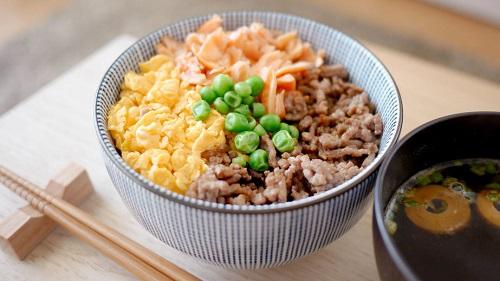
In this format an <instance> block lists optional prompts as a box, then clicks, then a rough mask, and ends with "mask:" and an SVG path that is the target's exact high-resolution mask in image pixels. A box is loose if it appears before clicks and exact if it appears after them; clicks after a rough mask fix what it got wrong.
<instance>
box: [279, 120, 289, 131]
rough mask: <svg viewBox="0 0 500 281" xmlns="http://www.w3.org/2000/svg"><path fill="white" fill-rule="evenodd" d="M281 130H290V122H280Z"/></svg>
mask: <svg viewBox="0 0 500 281" xmlns="http://www.w3.org/2000/svg"><path fill="white" fill-rule="evenodd" d="M280 130H285V131H288V124H287V123H283V122H281V123H280Z"/></svg>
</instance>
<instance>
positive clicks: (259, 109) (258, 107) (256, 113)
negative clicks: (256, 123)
mask: <svg viewBox="0 0 500 281" xmlns="http://www.w3.org/2000/svg"><path fill="white" fill-rule="evenodd" d="M252 114H253V117H255V118H260V117H262V116H264V114H266V107H265V106H264V105H263V104H262V103H260V102H255V103H253V104H252Z"/></svg>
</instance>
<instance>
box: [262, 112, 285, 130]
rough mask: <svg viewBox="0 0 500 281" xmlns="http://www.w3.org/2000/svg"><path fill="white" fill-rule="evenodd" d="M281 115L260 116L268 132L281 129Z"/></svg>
mask: <svg viewBox="0 0 500 281" xmlns="http://www.w3.org/2000/svg"><path fill="white" fill-rule="evenodd" d="M280 121H281V120H280V117H279V116H278V115H276V114H266V115H264V116H262V117H261V118H260V121H259V123H260V124H261V125H262V127H264V129H266V131H268V132H276V131H278V130H279V129H280Z"/></svg>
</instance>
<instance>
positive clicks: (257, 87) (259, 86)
mask: <svg viewBox="0 0 500 281" xmlns="http://www.w3.org/2000/svg"><path fill="white" fill-rule="evenodd" d="M245 82H247V83H248V84H249V85H250V87H251V88H252V96H254V97H256V96H258V95H260V93H261V92H262V90H263V89H264V81H263V80H262V78H260V77H259V76H257V75H254V76H251V77H248V79H247V80H246V81H245Z"/></svg>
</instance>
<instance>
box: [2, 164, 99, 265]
mask: <svg viewBox="0 0 500 281" xmlns="http://www.w3.org/2000/svg"><path fill="white" fill-rule="evenodd" d="M45 190H46V191H47V192H48V193H50V194H51V195H53V196H55V197H58V198H62V199H64V200H66V201H68V202H70V203H71V204H74V205H79V204H81V203H82V202H83V201H85V199H87V198H88V197H89V195H90V194H91V193H92V192H93V191H94V188H93V186H92V183H91V181H90V178H89V176H88V174H87V172H86V171H85V169H84V168H83V167H81V166H80V165H78V164H75V163H71V164H69V165H68V166H66V167H65V168H64V169H63V170H62V171H61V172H60V173H59V174H57V175H56V176H55V177H53V178H52V179H51V180H50V181H49V183H48V185H47V187H46V189H45ZM56 226H57V224H56V223H55V222H54V221H52V220H51V219H50V218H48V217H47V216H45V215H44V214H42V213H41V212H39V211H38V210H36V209H35V208H33V207H32V206H30V205H27V206H25V207H22V208H19V209H18V210H16V212H14V213H13V214H12V215H10V216H9V217H7V218H5V219H4V220H2V221H1V222H0V243H2V244H4V246H5V247H4V248H7V249H9V250H10V251H11V252H12V253H13V254H14V255H15V256H16V257H17V258H18V259H19V260H24V259H25V258H26V256H28V255H29V254H30V253H31V252H32V251H33V250H34V249H35V248H36V246H38V245H39V244H40V243H41V242H42V241H43V240H44V239H45V238H46V237H47V236H49V234H50V233H51V232H52V231H53V230H54V229H55V228H56Z"/></svg>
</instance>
